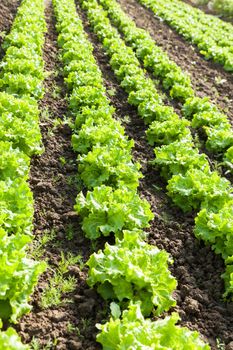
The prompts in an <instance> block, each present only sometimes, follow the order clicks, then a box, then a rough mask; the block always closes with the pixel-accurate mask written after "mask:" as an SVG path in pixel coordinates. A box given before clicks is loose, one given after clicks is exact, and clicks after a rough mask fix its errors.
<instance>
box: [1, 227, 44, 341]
mask: <svg viewBox="0 0 233 350" xmlns="http://www.w3.org/2000/svg"><path fill="white" fill-rule="evenodd" d="M0 238H1V249H0V279H1V286H0V306H1V307H0V318H1V319H4V320H7V319H10V320H11V321H12V322H14V323H16V321H17V319H18V318H19V317H20V316H22V315H23V314H25V313H26V312H29V310H30V309H31V306H30V305H29V304H28V301H29V298H30V295H31V294H32V292H33V289H34V287H35V285H36V284H37V281H38V278H39V275H40V274H41V273H42V272H43V271H44V270H45V268H46V264H45V263H44V262H36V261H33V260H31V259H29V258H27V253H26V248H27V244H28V243H29V242H30V240H31V239H30V238H29V236H26V235H21V234H16V235H11V236H8V235H7V233H6V232H5V231H4V230H3V229H1V230H0ZM0 338H1V337H0Z"/></svg>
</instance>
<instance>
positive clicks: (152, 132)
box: [82, 0, 233, 298]
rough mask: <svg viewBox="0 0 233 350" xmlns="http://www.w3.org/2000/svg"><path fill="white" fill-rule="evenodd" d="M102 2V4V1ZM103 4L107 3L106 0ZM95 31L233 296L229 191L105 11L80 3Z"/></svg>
mask: <svg viewBox="0 0 233 350" xmlns="http://www.w3.org/2000/svg"><path fill="white" fill-rule="evenodd" d="M101 1H102V0H101ZM106 1H107V0H106ZM82 6H83V8H84V9H86V10H87V16H88V19H89V22H90V24H91V26H92V27H93V30H94V32H95V33H96V34H97V36H98V38H99V39H100V41H101V42H102V43H103V47H104V49H105V50H106V52H107V54H108V56H109V57H110V65H111V67H112V69H113V71H114V73H115V75H116V77H117V79H118V80H119V81H120V85H121V86H122V87H123V88H124V89H125V91H126V92H127V93H128V94H129V96H128V102H129V103H130V104H131V105H133V106H136V107H137V109H138V114H139V115H140V116H141V117H142V118H143V119H144V121H145V123H146V124H149V127H148V130H147V136H148V139H149V142H150V143H151V144H152V143H153V144H156V147H155V160H154V164H155V165H156V166H157V167H160V169H161V174H162V176H163V177H164V178H165V179H166V180H167V181H168V186H167V190H168V195H169V196H170V197H171V198H172V200H173V202H174V203H175V204H176V205H177V206H179V207H180V208H181V209H182V210H183V211H184V212H189V211H192V210H199V213H198V214H197V217H196V218H195V228H194V232H195V235H196V237H197V238H199V239H202V240H204V241H205V242H206V243H208V244H210V245H211V246H212V249H213V250H214V251H215V252H216V253H217V254H221V255H222V257H223V259H224V260H225V263H226V272H225V273H224V274H223V278H224V280H225V293H224V297H227V298H232V292H233V256H232V251H233V220H232V213H233V209H232V204H233V200H232V186H231V184H230V182H229V181H228V180H226V179H225V178H222V177H220V175H219V174H218V173H217V172H216V171H212V170H211V168H210V165H209V163H208V158H207V156H206V155H205V154H200V153H199V151H198V149H197V148H196V147H195V145H194V141H193V139H192V135H191V132H190V130H189V128H188V127H187V124H186V123H187V122H186V121H185V120H182V119H181V120H180V119H179V117H178V116H177V115H176V114H175V112H174V110H173V109H172V108H171V107H168V106H165V105H163V103H162V101H161V98H160V96H159V94H158V92H157V90H156V88H155V86H154V85H153V81H152V80H150V79H149V78H147V77H146V76H145V73H144V71H143V69H142V68H141V67H140V64H139V61H138V60H137V58H136V56H135V53H134V51H133V50H132V48H130V47H127V46H126V45H125V42H124V41H123V40H122V39H121V37H120V34H119V33H118V31H117V29H116V28H113V27H112V26H111V24H110V21H109V19H108V17H107V13H106V12H105V11H104V9H103V8H102V7H101V6H100V5H98V3H97V2H96V1H95V0H89V1H84V2H83V3H82Z"/></svg>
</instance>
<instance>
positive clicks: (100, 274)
mask: <svg viewBox="0 0 233 350" xmlns="http://www.w3.org/2000/svg"><path fill="white" fill-rule="evenodd" d="M140 236H141V233H140V231H138V230H134V231H124V233H123V239H122V240H119V239H117V240H116V244H115V245H109V244H108V243H106V245H105V249H104V250H103V251H99V252H98V253H94V254H92V255H91V257H90V259H89V261H88V262H87V265H88V266H89V277H88V284H89V285H90V286H91V287H93V286H94V285H97V286H98V292H99V293H100V294H101V295H102V297H103V298H105V299H109V298H111V299H112V298H113V299H118V300H119V301H125V300H128V301H129V300H132V301H141V307H142V312H143V314H144V315H149V314H150V313H151V312H152V310H153V309H154V307H155V308H156V310H155V313H156V315H160V314H161V313H162V312H163V311H167V310H169V309H170V307H172V306H174V305H175V300H174V299H173V297H172V292H173V291H174V289H175V288H176V280H175V278H174V277H173V276H172V275H171V273H170V271H169V270H168V264H169V263H171V262H172V261H171V259H170V258H169V255H168V253H167V252H165V251H164V250H159V249H158V248H156V247H154V246H151V245H149V244H147V243H145V242H144V241H142V240H141V239H140V238H139V237H140Z"/></svg>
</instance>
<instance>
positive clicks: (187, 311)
mask: <svg viewBox="0 0 233 350" xmlns="http://www.w3.org/2000/svg"><path fill="white" fill-rule="evenodd" d="M78 12H79V14H80V16H81V17H82V19H83V23H84V25H85V30H86V32H87V33H88V35H89V39H90V40H91V42H92V43H93V45H94V55H95V57H96V60H97V62H98V64H99V66H100V68H101V70H102V72H103V76H104V79H105V85H106V87H107V89H108V90H110V91H112V90H114V91H115V95H114V96H111V94H110V96H109V98H110V99H111V102H112V104H113V105H114V107H115V108H116V115H115V116H116V118H120V120H121V121H122V124H123V125H124V127H125V129H126V132H127V134H128V135H129V136H130V137H131V138H133V139H134V140H135V148H134V152H133V153H134V158H135V160H137V161H139V162H140V164H141V165H142V172H143V175H144V178H143V180H142V181H141V184H140V188H139V191H140V194H141V196H142V197H144V198H146V199H147V200H148V201H149V202H150V204H151V206H152V210H153V212H154V214H155V219H154V220H153V222H152V224H151V227H150V229H149V230H148V233H149V243H151V244H155V245H157V246H158V247H159V248H161V249H165V250H166V251H168V252H169V253H170V254H171V255H172V257H173V258H174V264H173V266H171V271H172V273H173V275H174V276H175V277H176V278H177V280H178V288H177V290H176V292H175V298H176V300H177V307H176V308H175V309H174V310H176V311H177V312H178V313H179V314H180V317H181V322H180V324H181V325H182V326H187V327H189V328H190V329H192V330H198V331H199V332H200V333H201V334H202V336H204V338H205V339H207V340H208V342H209V343H210V344H211V346H212V349H214V350H215V349H217V346H216V339H217V338H219V339H220V340H221V341H224V343H225V344H226V345H228V344H229V346H230V343H231V342H232V341H233V328H232V320H233V317H232V312H233V310H232V307H233V305H232V304H226V303H224V302H222V300H221V295H222V293H223V288H224V287H223V282H222V280H221V278H220V275H221V274H222V273H223V271H224V265H223V261H222V259H221V258H220V257H219V256H216V255H215V254H214V253H213V252H212V251H211V249H210V248H209V247H205V246H204V244H203V243H202V242H199V241H198V240H197V239H195V237H194V235H193V224H194V222H193V218H194V216H195V213H192V214H190V215H184V214H183V213H182V212H181V211H179V210H177V209H176V208H174V207H173V206H172V203H171V201H170V200H169V199H168V197H167V195H166V189H165V184H164V182H163V180H162V179H161V177H160V175H159V172H157V171H156V169H153V168H152V167H151V166H150V165H149V161H151V160H152V159H153V150H152V148H151V147H149V145H148V144H147V142H146V140H145V126H144V124H143V121H142V120H141V119H140V118H139V117H138V116H137V113H136V110H135V109H134V108H132V107H131V106H129V104H128V103H127V95H126V94H125V93H124V91H123V90H122V89H121V88H120V87H119V84H118V82H117V81H116V79H115V77H114V74H113V72H112V70H111V67H110V65H109V60H108V57H107V56H106V54H105V53H104V51H103V49H102V46H101V44H100V43H99V42H98V39H97V37H96V35H95V34H93V33H92V31H91V30H90V26H89V23H88V20H87V19H86V16H85V14H84V13H83V12H82V11H80V9H79V8H78ZM126 116H128V117H127V118H126ZM172 311H173V310H172Z"/></svg>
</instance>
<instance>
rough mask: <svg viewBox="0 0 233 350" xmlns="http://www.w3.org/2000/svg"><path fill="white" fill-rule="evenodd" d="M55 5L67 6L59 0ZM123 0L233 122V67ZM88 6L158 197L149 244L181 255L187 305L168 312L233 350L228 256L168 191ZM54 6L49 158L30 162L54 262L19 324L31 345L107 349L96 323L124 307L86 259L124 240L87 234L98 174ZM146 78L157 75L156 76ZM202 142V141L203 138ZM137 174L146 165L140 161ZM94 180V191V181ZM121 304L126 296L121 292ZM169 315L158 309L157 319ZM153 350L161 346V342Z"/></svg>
mask: <svg viewBox="0 0 233 350" xmlns="http://www.w3.org/2000/svg"><path fill="white" fill-rule="evenodd" d="M55 2H56V3H57V4H58V3H59V0H56V1H54V3H55ZM101 2H102V0H101ZM119 3H120V4H121V5H122V9H124V10H127V13H128V14H129V15H130V16H131V18H133V19H134V21H135V23H136V24H137V25H139V27H143V28H144V29H146V30H147V31H148V32H149V33H150V34H151V36H152V38H153V39H155V40H156V42H157V43H158V44H159V46H161V48H163V49H164V51H165V52H167V54H168V56H169V58H170V59H171V60H174V61H175V62H176V64H178V65H179V66H180V67H181V68H182V70H185V71H187V72H188V73H189V74H190V77H191V81H192V84H193V86H194V88H195V90H196V93H197V95H198V96H199V97H203V96H209V97H210V98H211V100H212V102H213V103H215V104H216V105H217V106H218V107H219V108H220V109H221V110H224V112H225V113H226V115H227V116H228V117H229V120H230V122H231V123H232V120H233V119H232V118H233V114H232V113H233V78H232V74H231V73H228V72H225V71H224V70H223V68H222V67H221V66H219V65H217V64H214V63H212V62H210V61H205V60H204V59H203V57H201V55H200V54H199V53H198V52H197V50H196V49H194V48H193V47H192V46H191V45H190V44H188V43H187V42H185V41H184V40H183V39H182V38H181V37H179V36H178V35H177V34H176V33H175V32H173V31H172V30H171V29H169V27H168V26H167V25H166V24H165V23H163V22H161V21H159V20H158V19H156V18H154V15H153V14H152V12H150V11H149V10H146V9H145V8H143V7H142V6H141V5H140V4H139V3H137V2H136V1H135V0H120V2H119ZM80 5H81V4H80V3H78V2H76V6H77V13H78V15H79V17H80V18H81V20H82V23H83V26H84V30H85V32H86V33H87V38H88V40H89V41H90V42H91V43H92V45H93V48H94V51H93V54H94V57H95V60H96V63H97V65H98V67H99V68H100V71H101V73H102V76H103V82H104V85H105V88H106V91H107V97H108V99H109V101H110V104H111V105H112V106H113V107H114V108H115V112H114V114H113V116H114V119H115V120H117V121H119V122H120V123H121V125H122V126H123V127H124V129H125V134H126V136H128V137H129V138H130V139H133V140H134V142H135V144H134V147H133V149H132V155H133V163H134V164H135V163H136V162H139V163H140V165H141V172H142V174H143V178H141V179H140V184H139V187H138V194H139V196H140V198H141V199H144V200H147V201H148V203H149V204H150V206H151V210H152V212H153V213H154V219H153V220H152V221H151V222H150V227H147V228H146V229H145V231H146V232H147V235H148V239H147V241H148V243H149V244H150V245H151V246H152V247H153V246H156V247H158V248H159V249H161V250H165V251H167V252H168V253H169V254H170V256H171V257H172V259H173V260H174V262H173V264H171V265H169V270H170V271H171V273H172V275H173V276H174V277H175V278H176V279H177V283H178V284H177V287H176V289H175V291H174V293H173V297H174V299H175V300H176V303H177V305H176V306H175V307H173V308H171V309H170V310H169V311H166V312H163V313H162V318H164V317H165V316H169V315H171V312H174V311H176V312H178V314H179V315H180V318H181V320H180V322H179V325H180V326H182V327H188V328H189V329H190V330H192V331H195V330H196V331H198V332H199V333H200V336H201V338H202V339H203V340H204V341H205V342H207V343H209V344H210V347H211V349H214V350H217V349H224V347H222V348H221V347H220V346H225V349H226V350H231V349H233V328H232V324H233V322H232V321H233V316H232V315H233V302H232V301H231V300H230V299H229V298H228V300H227V301H226V300H225V301H224V300H223V299H222V295H223V293H224V283H223V280H222V279H221V275H222V274H223V273H224V271H225V266H224V261H223V259H222V258H221V257H220V256H219V255H216V254H215V253H214V252H213V251H212V250H211V247H209V246H205V244H204V243H203V242H202V241H198V240H197V239H196V238H195V236H194V233H193V229H194V218H195V216H196V215H197V213H196V211H194V210H193V211H191V212H190V213H183V212H182V211H181V210H179V209H178V208H177V207H175V206H174V205H173V204H172V202H171V199H170V198H169V197H168V196H167V194H166V192H167V190H166V181H165V180H164V179H163V178H162V177H161V175H160V170H159V169H158V168H156V167H154V166H153V164H152V163H151V162H152V161H153V160H154V152H153V147H151V146H150V145H149V144H148V142H147V139H146V134H145V132H146V130H147V129H148V126H146V125H145V124H144V122H143V119H142V118H141V117H139V116H138V114H137V109H136V108H135V107H133V106H132V105H130V104H129V103H128V101H127V99H128V94H127V93H126V92H125V91H124V90H123V89H122V87H121V86H120V82H119V81H118V80H117V79H116V77H115V75H114V72H113V70H112V68H111V66H110V64H109V61H110V59H109V57H108V55H107V54H106V52H105V51H104V49H103V45H102V44H101V42H100V41H99V39H98V37H97V35H96V34H94V33H93V30H92V27H91V25H90V22H89V20H88V18H87V12H86V10H84V9H82V8H81V6H80ZM17 6H18V3H14V2H9V4H8V3H7V1H6V0H4V2H3V5H2V4H0V14H1V9H2V11H3V13H6V10H7V11H8V13H7V15H6V16H4V18H5V19H4V21H3V22H2V26H0V30H1V31H5V30H6V31H9V29H10V25H11V23H12V20H13V16H15V13H16V8H17ZM45 13H46V23H47V33H46V34H45V46H44V55H43V58H44V62H45V72H46V78H45V82H44V88H45V95H44V97H43V98H42V100H41V101H40V102H39V108H40V114H41V118H40V129H41V133H42V140H43V145H44V148H45V150H44V153H43V154H42V155H40V156H34V157H33V158H32V161H31V166H30V188H31V190H32V192H33V196H34V208H35V214H34V241H33V243H32V244H31V247H30V249H29V252H28V254H29V255H32V257H33V258H35V260H37V261H44V260H46V261H47V264H48V268H47V271H46V272H45V273H43V274H42V276H41V277H40V279H39V283H38V285H37V286H36V288H35V292H34V294H33V296H32V298H31V305H32V310H31V311H30V313H28V314H26V315H25V316H23V317H22V318H21V319H20V320H19V322H18V324H16V325H14V328H15V329H16V330H17V332H18V334H19V335H20V337H21V339H22V342H23V343H24V344H28V345H29V346H30V348H31V349H57V350H59V349H60V350H62V349H71V350H72V349H85V350H92V349H101V348H102V347H101V345H100V344H99V343H97V342H96V335H97V333H98V332H99V331H98V330H97V328H96V327H95V325H96V323H101V324H103V323H105V322H107V321H108V320H109V317H110V313H111V310H112V314H113V315H115V316H116V313H117V312H118V311H116V310H115V311H114V307H116V304H112V306H111V310H110V302H111V301H112V300H110V301H109V300H108V301H104V300H103V299H102V298H101V296H100V295H99V294H98V293H97V291H96V288H95V287H94V288H90V287H89V286H88V284H87V277H88V268H87V266H85V264H84V263H85V262H87V260H88V259H89V258H90V256H91V254H92V253H94V252H95V253H96V252H97V251H98V249H104V245H105V242H106V241H107V242H109V244H111V245H114V236H113V235H112V234H111V235H110V236H109V237H101V238H99V239H98V240H97V241H95V240H93V241H91V240H89V239H87V238H85V235H84V233H83V230H82V224H83V222H82V219H83V217H82V218H81V216H80V215H79V214H78V213H77V211H75V210H74V205H75V202H76V197H77V195H78V194H79V193H80V192H81V191H82V192H83V194H84V195H85V196H86V194H87V187H88V182H86V186H84V182H85V181H88V180H86V178H85V174H88V172H86V173H83V174H84V175H82V176H83V180H82V179H81V174H82V173H81V171H83V170H82V169H83V168H82V166H80V164H81V163H82V159H80V158H79V160H77V157H78V152H77V150H76V151H74V150H73V148H72V134H74V132H77V130H75V131H74V130H73V131H72V130H71V127H73V122H74V112H73V115H72V108H70V107H69V104H68V101H67V98H66V97H67V96H68V95H69V94H70V91H68V88H67V85H66V84H65V83H64V77H63V72H64V62H63V63H62V61H61V49H59V48H58V44H57V40H58V33H57V30H56V23H57V18H58V16H57V15H56V16H55V13H54V9H53V6H52V3H51V2H50V1H46V12H45ZM8 18H9V20H8ZM0 25H1V17H0ZM64 37H65V36H64ZM122 38H123V36H122ZM62 40H63V39H61V41H62ZM2 56H4V51H3V54H2ZM64 60H65V59H64V57H63V61H64ZM146 76H147V77H149V76H150V77H151V78H152V79H153V77H152V75H151V74H150V73H147V75H146ZM70 86H72V81H71V82H70ZM98 86H99V85H98ZM156 88H158V91H159V93H160V94H162V95H163V97H164V101H165V102H164V103H165V104H166V105H169V106H171V107H174V109H175V111H176V112H177V113H178V115H179V116H180V117H181V109H182V104H181V102H179V101H177V100H175V99H174V100H173V99H171V98H170V96H169V93H168V92H166V91H165V90H164V89H163V87H162V86H161V84H156ZM84 102H85V101H84ZM196 145H197V146H199V143H198V142H197V143H196ZM200 149H201V151H202V152H203V151H204V150H205V147H204V146H203V144H201V146H200ZM207 153H208V157H209V158H208V159H209V160H210V164H211V167H212V169H213V168H214V165H216V164H219V163H220V162H221V161H222V160H221V158H220V157H219V156H216V155H212V154H211V153H210V152H207ZM84 158H85V157H84ZM82 164H84V165H85V163H82ZM130 166H131V165H130ZM83 167H84V166H83ZM216 168H217V169H218V170H219V172H220V174H221V175H222V176H226V177H227V178H228V179H229V180H230V181H232V175H231V174H230V173H229V171H228V170H227V168H225V167H223V168H220V167H216ZM134 171H135V172H136V170H135V168H134ZM111 176H112V175H111ZM86 177H87V175H86ZM90 178H91V177H90ZM111 181H112V182H111ZM122 181H125V183H126V185H125V186H130V185H129V184H128V182H127V181H128V180H125V178H124V180H122ZM133 181H134V180H132V183H133ZM104 184H105V183H104ZM109 184H110V185H111V186H112V187H113V188H114V186H115V182H114V180H111V177H109V178H108V181H107V185H108V186H110V185H109ZM89 186H90V187H88V190H89V191H90V188H92V187H91V186H92V185H89ZM94 188H95V187H94ZM127 200H128V199H127ZM127 200H126V201H127ZM114 301H115V302H118V301H117V299H116V298H115V299H114ZM117 310H118V309H117ZM160 318H161V316H160V317H158V315H156V314H154V315H153V316H152V317H151V320H153V321H156V320H158V319H160ZM7 326H9V324H8V323H7V322H5V323H4V328H6V327H7ZM11 326H12V324H11ZM190 339H191V336H190ZM190 341H191V340H190ZM190 344H191V343H190ZM221 344H222V345H221ZM223 344H224V345H223ZM174 346H175V345H174ZM187 346H189V345H187ZM193 346H194V347H193V349H197V344H196V347H195V345H193ZM188 348H189V347H187V349H188ZM9 349H15V348H13V347H9ZM106 349H107V348H106ZM119 349H120V348H119ZM135 349H136V347H135ZM137 349H140V347H138V348H137ZM151 349H156V346H155V345H154V347H151ZM177 349H178V348H177ZM184 349H186V348H184Z"/></svg>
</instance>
